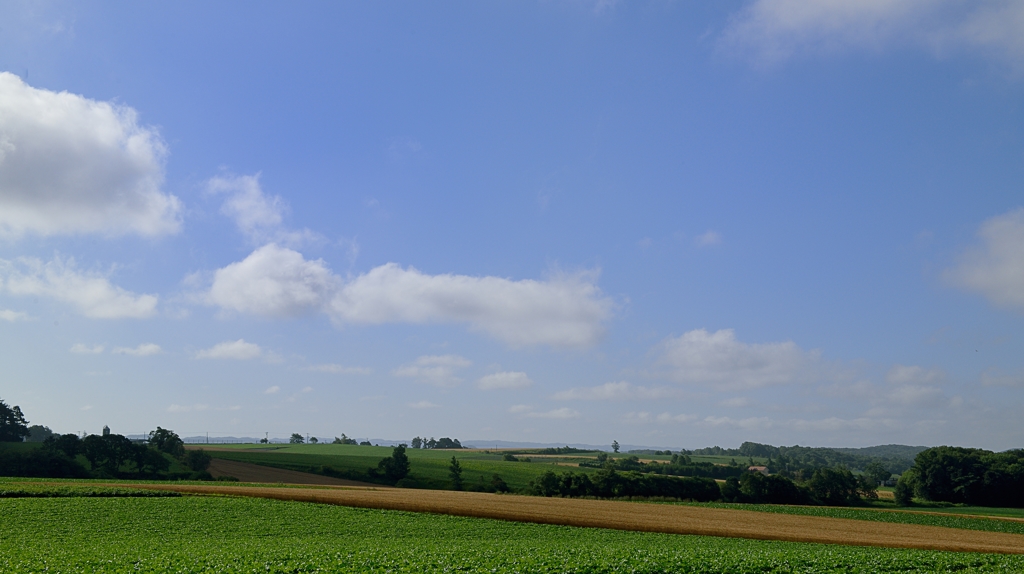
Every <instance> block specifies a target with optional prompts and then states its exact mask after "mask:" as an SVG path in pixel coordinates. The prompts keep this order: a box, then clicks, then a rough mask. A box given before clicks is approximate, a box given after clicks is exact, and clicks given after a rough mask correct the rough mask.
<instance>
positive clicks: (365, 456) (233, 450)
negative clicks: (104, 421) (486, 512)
mask: <svg viewBox="0 0 1024 574" xmlns="http://www.w3.org/2000/svg"><path fill="white" fill-rule="evenodd" d="M209 448H210V449H211V450H209V452H210V454H211V455H213V456H214V457H215V458H223V459H227V460H237V461H240V462H248V463H252V464H261V465H265V466H273V467H277V468H285V469H288V470H298V471H303V472H310V471H312V472H316V471H317V470H318V468H319V467H320V466H322V465H323V466H329V467H331V468H333V469H335V470H339V471H343V472H344V471H347V472H353V473H360V474H365V473H366V470H367V469H368V468H375V467H376V466H377V463H378V462H379V461H380V460H381V459H382V458H384V457H387V456H391V451H392V449H391V447H374V446H356V445H341V444H317V445H312V444H307V445H271V446H269V447H268V446H267V445H230V446H227V445H225V446H221V445H217V446H215V447H209ZM213 449H216V450H213ZM405 452H406V454H407V455H408V456H409V464H410V467H411V471H410V473H409V478H410V481H409V483H410V484H408V486H414V487H419V488H448V487H449V485H450V484H449V477H448V465H449V463H450V462H451V458H452V456H455V457H456V458H457V459H458V460H459V464H460V465H461V466H462V478H463V480H464V481H465V484H466V487H467V488H472V487H473V486H475V485H479V484H486V483H489V482H490V480H491V478H492V477H493V476H494V475H495V474H497V475H499V476H501V478H502V480H504V481H505V482H506V483H507V484H508V485H509V486H510V487H512V488H513V489H522V488H525V487H526V486H527V485H528V484H529V482H530V481H531V480H534V479H535V478H537V477H539V476H540V475H542V474H544V473H545V472H547V471H549V470H553V471H555V472H564V471H567V470H572V471H574V472H595V469H588V468H579V467H578V466H577V464H578V463H579V462H580V461H581V460H585V459H586V458H588V457H586V456H584V455H564V456H543V457H538V456H531V455H522V456H523V457H528V458H530V459H531V462H507V461H503V460H502V454H500V453H497V452H487V451H480V450H428V449H407V450H406V451H405ZM517 456H519V455H517ZM593 456H594V455H590V456H589V458H593ZM352 478H357V477H355V476H353V477H352Z"/></svg>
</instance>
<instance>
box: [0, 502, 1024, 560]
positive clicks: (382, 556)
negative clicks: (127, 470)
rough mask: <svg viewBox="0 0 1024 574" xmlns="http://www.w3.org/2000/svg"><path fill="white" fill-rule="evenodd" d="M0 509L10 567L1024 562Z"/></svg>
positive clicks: (425, 517) (375, 519)
mask: <svg viewBox="0 0 1024 574" xmlns="http://www.w3.org/2000/svg"><path fill="white" fill-rule="evenodd" d="M293 490H294V489H293ZM481 496H482V495H481ZM496 498H502V497H496ZM0 509H2V512H0V571H11V572H14V571H17V572H23V571H24V572H30V571H42V570H44V569H48V570H50V571H61V572H124V571H141V572H176V571H188V572H225V571H231V572H316V571H320V572H385V571H390V572H441V571H462V572H495V571H498V572H666V571H671V572H725V571H728V572H739V573H744V572H761V573H763V572H793V571H807V572H823V571H842V572H906V571H920V570H926V571H940V572H947V571H960V570H970V571H977V572H1015V571H1021V570H1024V557H1022V556H1014V555H997V554H976V553H952V552H937V551H923V550H898V549H885V548H863V547H851V546H823V545H817V544H802V543H791V542H773V541H761V540H742V539H729V538H713V537H704V536H680V535H671V534H657V533H643V532H624V531H615V530H604V529H593V528H573V527H566V526H552V525H544V524H526V523H515V522H504V521H496V520H486V519H478V518H464V517H453V516H444V515H436V514H416V513H408V512H400V511H381V510H372V509H360V508H347V507H342V506H329V505H319V504H310V503H297V502H281V501H275V500H263V499H255V498H225V497H192V496H186V497H181V498H52V499H9V500H0ZM496 541H500V543H498V542H496Z"/></svg>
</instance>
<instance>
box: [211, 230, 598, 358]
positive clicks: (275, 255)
mask: <svg viewBox="0 0 1024 574" xmlns="http://www.w3.org/2000/svg"><path fill="white" fill-rule="evenodd" d="M595 279H596V274H594V273H577V274H561V275H556V276H555V277H552V278H550V279H548V280H545V281H536V280H530V279H524V280H519V281H513V280H511V279H504V278H500V277H471V276H467V275H427V274H424V273H421V272H419V271H417V270H416V269H413V268H408V269H403V268H402V267H400V266H399V265H397V264H394V263H388V264H386V265H381V266H379V267H376V268H374V269H372V270H370V271H369V272H367V273H364V274H362V275H358V276H356V277H354V278H351V279H350V280H343V279H342V278H340V277H338V276H337V275H335V274H334V273H332V272H331V270H330V269H329V268H328V267H327V264H326V263H324V262H323V261H322V260H319V259H318V260H315V261H309V260H306V259H305V258H304V257H303V256H302V254H301V253H299V252H297V251H294V250H292V249H289V248H287V247H281V246H278V245H277V244H273V243H271V244H268V245H264V246H263V247H260V248H259V249H257V250H256V251H253V252H252V254H250V255H249V256H248V257H246V258H245V259H244V260H243V261H240V262H237V263H232V264H230V265H228V266H226V267H224V268H222V269H219V270H217V271H216V272H215V273H214V276H213V283H212V286H211V287H210V290H209V291H208V292H207V293H205V294H204V295H202V299H203V300H204V301H205V302H206V303H208V304H211V305H216V306H219V307H221V308H222V309H225V310H230V311H237V312H241V313H251V314H257V315H268V316H280V317H285V316H296V315H301V314H303V313H310V312H316V311H320V312H324V313H327V314H328V315H329V316H330V317H331V319H332V320H333V321H334V322H335V323H337V324H370V325H377V324H384V323H420V324H422V323H464V324H467V325H468V326H469V328H470V329H472V330H475V331H482V332H484V333H487V334H489V335H491V336H493V337H495V338H496V339H499V340H501V341H504V342H506V343H508V344H510V345H512V346H525V345H537V344H545V345H551V346H555V347H584V346H588V345H591V344H593V343H595V342H596V341H597V340H598V339H599V338H600V337H601V335H602V334H603V333H604V322H605V321H606V320H607V319H608V318H609V317H610V316H611V312H612V302H611V300H610V299H608V298H607V297H605V296H603V295H602V294H601V292H600V289H598V287H597V286H596V284H595V282H594V281H595Z"/></svg>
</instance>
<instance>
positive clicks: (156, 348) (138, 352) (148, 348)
mask: <svg viewBox="0 0 1024 574" xmlns="http://www.w3.org/2000/svg"><path fill="white" fill-rule="evenodd" d="M110 352H111V353H113V354H115V355H132V356H135V357H148V356H150V355H158V354H160V353H162V352H163V349H161V348H160V345H157V344H154V343H143V344H141V345H139V346H138V347H134V348H133V347H114V349H113V350H112V351H110Z"/></svg>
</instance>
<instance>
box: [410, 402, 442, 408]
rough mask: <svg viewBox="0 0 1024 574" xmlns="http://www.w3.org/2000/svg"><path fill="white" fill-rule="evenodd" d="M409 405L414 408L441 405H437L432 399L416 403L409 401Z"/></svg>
mask: <svg viewBox="0 0 1024 574" xmlns="http://www.w3.org/2000/svg"><path fill="white" fill-rule="evenodd" d="M409 406H410V407H411V408H414V409H436V408H437V407H439V406H441V405H435V404H434V403H432V402H430V401H418V402H415V403H409Z"/></svg>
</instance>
